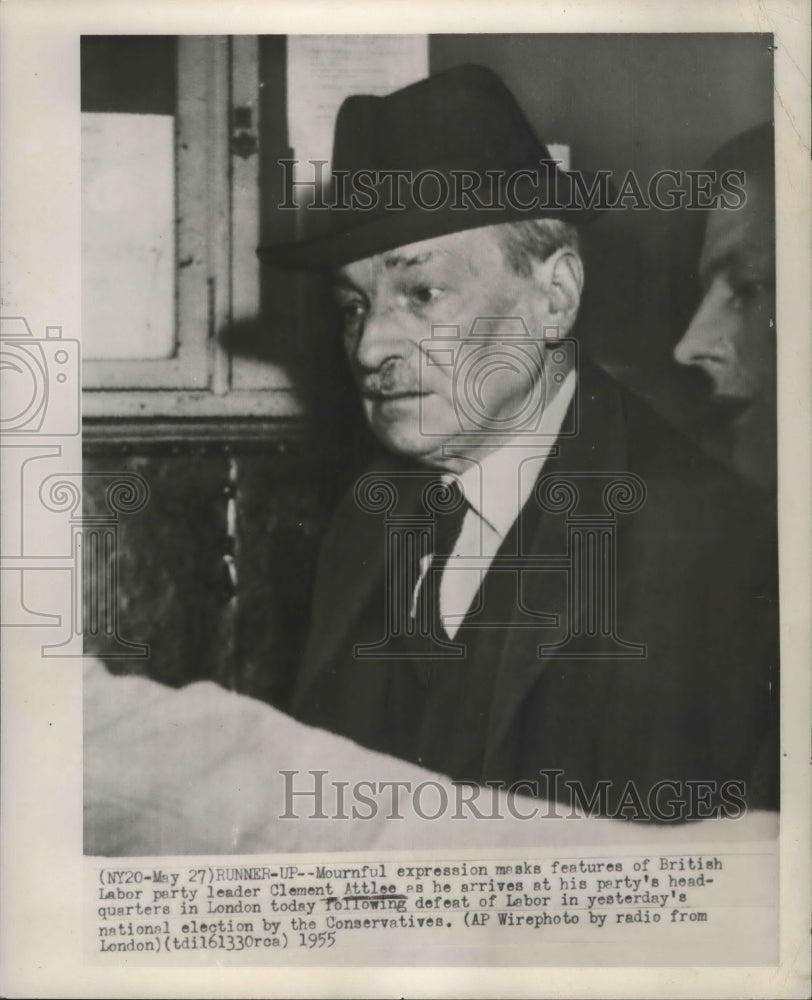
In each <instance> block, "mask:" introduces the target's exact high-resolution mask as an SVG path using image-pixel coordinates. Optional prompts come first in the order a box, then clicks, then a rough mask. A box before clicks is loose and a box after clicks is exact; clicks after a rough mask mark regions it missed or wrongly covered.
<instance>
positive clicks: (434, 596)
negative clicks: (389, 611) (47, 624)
mask: <svg viewBox="0 0 812 1000" xmlns="http://www.w3.org/2000/svg"><path fill="white" fill-rule="evenodd" d="M430 496H431V503H430V504H429V506H430V509H431V511H432V512H433V513H434V533H433V538H434V546H433V549H432V559H431V563H430V564H429V568H428V571H427V572H426V574H425V576H424V577H423V580H422V582H421V583H420V588H419V590H418V592H417V599H416V602H415V619H416V626H417V635H418V637H419V638H418V642H420V641H421V640H427V649H428V650H429V656H428V657H427V659H428V664H427V667H428V669H423V668H420V669H419V670H418V673H419V675H420V676H421V679H423V680H427V679H428V678H429V677H430V675H431V673H432V671H431V669H430V667H431V661H430V655H431V652H430V651H431V649H432V645H431V644H432V639H439V640H446V639H447V634H446V632H445V630H444V629H443V622H442V616H441V613H440V582H441V580H442V578H443V573H444V572H445V568H446V565H447V563H448V560H449V558H450V556H451V553H452V552H453V551H454V546H455V545H456V544H457V539H458V538H459V536H460V532H461V531H462V522H463V521H464V520H465V515H466V513H467V512H468V509H469V507H468V503H467V502H466V500H465V494H464V493H463V491H462V489H461V488H460V485H459V483H458V482H457V480H456V479H452V480H450V481H448V482H446V481H445V480H438V481H437V484H436V485H435V486H434V487H433V490H432V493H431V494H430Z"/></svg>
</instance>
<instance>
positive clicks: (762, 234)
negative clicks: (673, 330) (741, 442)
mask: <svg viewBox="0 0 812 1000" xmlns="http://www.w3.org/2000/svg"><path fill="white" fill-rule="evenodd" d="M774 272H775V236H774V226H773V218H772V210H771V199H770V198H769V197H766V196H765V192H764V190H763V188H762V187H761V185H760V183H759V182H758V181H757V180H756V179H755V178H751V179H750V181H749V182H748V184H747V202H746V204H745V205H744V207H743V208H741V209H738V210H727V211H725V210H724V209H714V210H713V211H712V212H711V214H710V216H709V218H708V224H707V229H706V231H705V242H704V245H703V247H702V254H701V256H700V260H699V277H700V280H701V281H702V285H703V288H704V297H703V299H702V301H701V303H700V305H699V308H698V309H697V311H696V313H695V314H694V317H693V319H692V320H691V323H690V325H689V327H688V329H687V330H686V332H685V334H684V336H683V338H682V340H680V342H679V343H678V344H677V346H676V348H675V349H674V358H675V359H676V361H678V362H679V363H680V364H683V365H696V366H698V367H699V368H701V369H702V370H703V371H704V372H705V373H706V374H707V375H708V376H709V378H710V380H711V383H712V386H713V392H714V396H715V397H716V398H717V399H719V400H721V401H729V402H736V403H739V404H742V405H747V404H753V403H755V404H762V405H763V404H768V405H773V404H774V402H775V372H776V364H775V281H774Z"/></svg>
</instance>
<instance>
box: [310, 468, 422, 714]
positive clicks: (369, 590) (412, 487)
mask: <svg viewBox="0 0 812 1000" xmlns="http://www.w3.org/2000/svg"><path fill="white" fill-rule="evenodd" d="M392 464H393V466H394V465H395V461H394V460H393V462H392ZM429 475H430V474H429V473H426V472H424V471H422V472H418V473H416V474H415V473H412V472H410V471H407V470H403V469H402V468H394V469H393V468H389V469H384V468H380V469H376V470H374V471H373V472H371V473H367V474H365V475H364V476H361V477H359V479H358V480H357V483H356V487H358V488H359V489H356V490H354V491H353V492H352V493H351V494H350V495H349V496H348V497H346V498H345V500H344V501H343V503H342V505H341V507H340V508H339V510H338V511H337V513H336V515H335V518H334V520H333V525H332V527H331V529H330V532H329V534H328V536H327V538H326V539H325V542H324V545H323V547H322V552H321V557H320V567H319V574H318V578H317V581H316V590H315V595H314V601H313V609H314V617H313V620H312V622H311V627H310V638H309V641H308V645H307V649H306V651H305V656H304V662H303V664H302V668H301V670H300V671H299V676H298V678H297V684H296V690H295V693H294V704H301V702H302V699H303V698H304V697H305V695H306V694H307V692H308V691H309V690H310V689H311V688H312V687H313V685H314V684H315V682H316V681H317V680H318V678H319V676H320V674H321V673H322V672H323V671H324V670H325V669H327V668H328V667H329V666H330V665H331V664H332V663H333V661H334V660H335V659H336V657H337V656H338V655H339V654H341V653H342V652H343V651H345V650H347V649H348V648H352V645H353V643H354V642H355V641H356V640H357V636H354V635H353V634H352V630H353V627H354V626H356V625H357V622H358V619H359V616H361V615H362V614H363V612H364V611H365V609H366V608H367V606H368V604H369V602H370V600H371V599H372V594H373V591H375V590H377V591H378V593H379V595H380V601H381V608H382V609H383V607H384V601H385V598H386V591H385V574H386V565H385V560H386V540H387V535H386V520H387V516H388V514H391V513H392V511H388V512H386V511H376V510H374V509H370V508H372V507H374V504H367V505H365V504H364V503H363V502H359V500H358V493H359V490H360V487H361V486H362V485H363V484H364V483H365V482H368V483H371V482H376V483H382V484H386V483H388V482H391V483H392V487H393V489H394V491H395V493H396V495H397V514H398V515H400V516H403V515H404V514H406V515H407V516H408V512H409V511H412V510H414V509H416V508H417V505H418V502H419V495H420V488H421V487H422V485H424V484H425V482H426V481H427V480H428V477H429ZM382 488H383V489H386V486H385V485H384V486H383V487H382ZM377 495H378V496H382V495H383V494H377ZM383 627H384V626H383V614H382V615H381V629H382V630H383ZM381 638H383V636H381ZM378 673H381V671H380V670H379V671H378Z"/></svg>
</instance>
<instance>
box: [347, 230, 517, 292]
mask: <svg viewBox="0 0 812 1000" xmlns="http://www.w3.org/2000/svg"><path fill="white" fill-rule="evenodd" d="M500 258H501V243H500V242H499V239H498V234H497V233H496V227H494V226H485V227H482V228H479V229H470V230H466V231H464V232H460V233H451V234H450V235H448V236H437V237H435V238H433V239H428V240H420V241H419V242H417V243H408V244H406V245H404V246H401V247H395V248H394V249H392V250H387V251H385V252H384V253H380V254H375V255H374V256H372V257H365V258H364V259H363V260H358V261H354V262H352V263H351V264H345V265H344V266H343V267H340V268H338V269H337V271H336V272H335V278H336V279H337V281H338V283H339V284H343V283H347V282H349V283H351V284H359V283H367V282H369V281H373V280H377V279H379V278H381V277H382V276H384V275H392V274H395V275H397V274H410V273H419V272H420V271H421V270H425V269H433V270H438V269H442V270H445V271H448V272H454V273H459V274H468V275H476V274H478V273H479V272H480V271H481V270H483V269H488V270H491V269H492V268H493V265H494V263H495V262H496V261H497V260H499V259H500Z"/></svg>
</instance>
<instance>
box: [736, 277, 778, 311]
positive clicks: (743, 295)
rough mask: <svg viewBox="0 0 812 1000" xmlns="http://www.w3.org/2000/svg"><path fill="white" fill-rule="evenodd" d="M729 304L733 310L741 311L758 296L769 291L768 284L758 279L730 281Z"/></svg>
mask: <svg viewBox="0 0 812 1000" xmlns="http://www.w3.org/2000/svg"><path fill="white" fill-rule="evenodd" d="M729 286H730V304H731V306H733V308H734V309H741V308H743V307H744V306H746V305H749V304H750V303H751V302H753V301H754V300H755V299H757V298H758V297H759V296H760V295H763V294H764V293H765V292H767V291H768V290H769V282H767V281H761V280H758V279H755V278H754V279H749V278H745V279H743V280H741V281H731V282H729Z"/></svg>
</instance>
